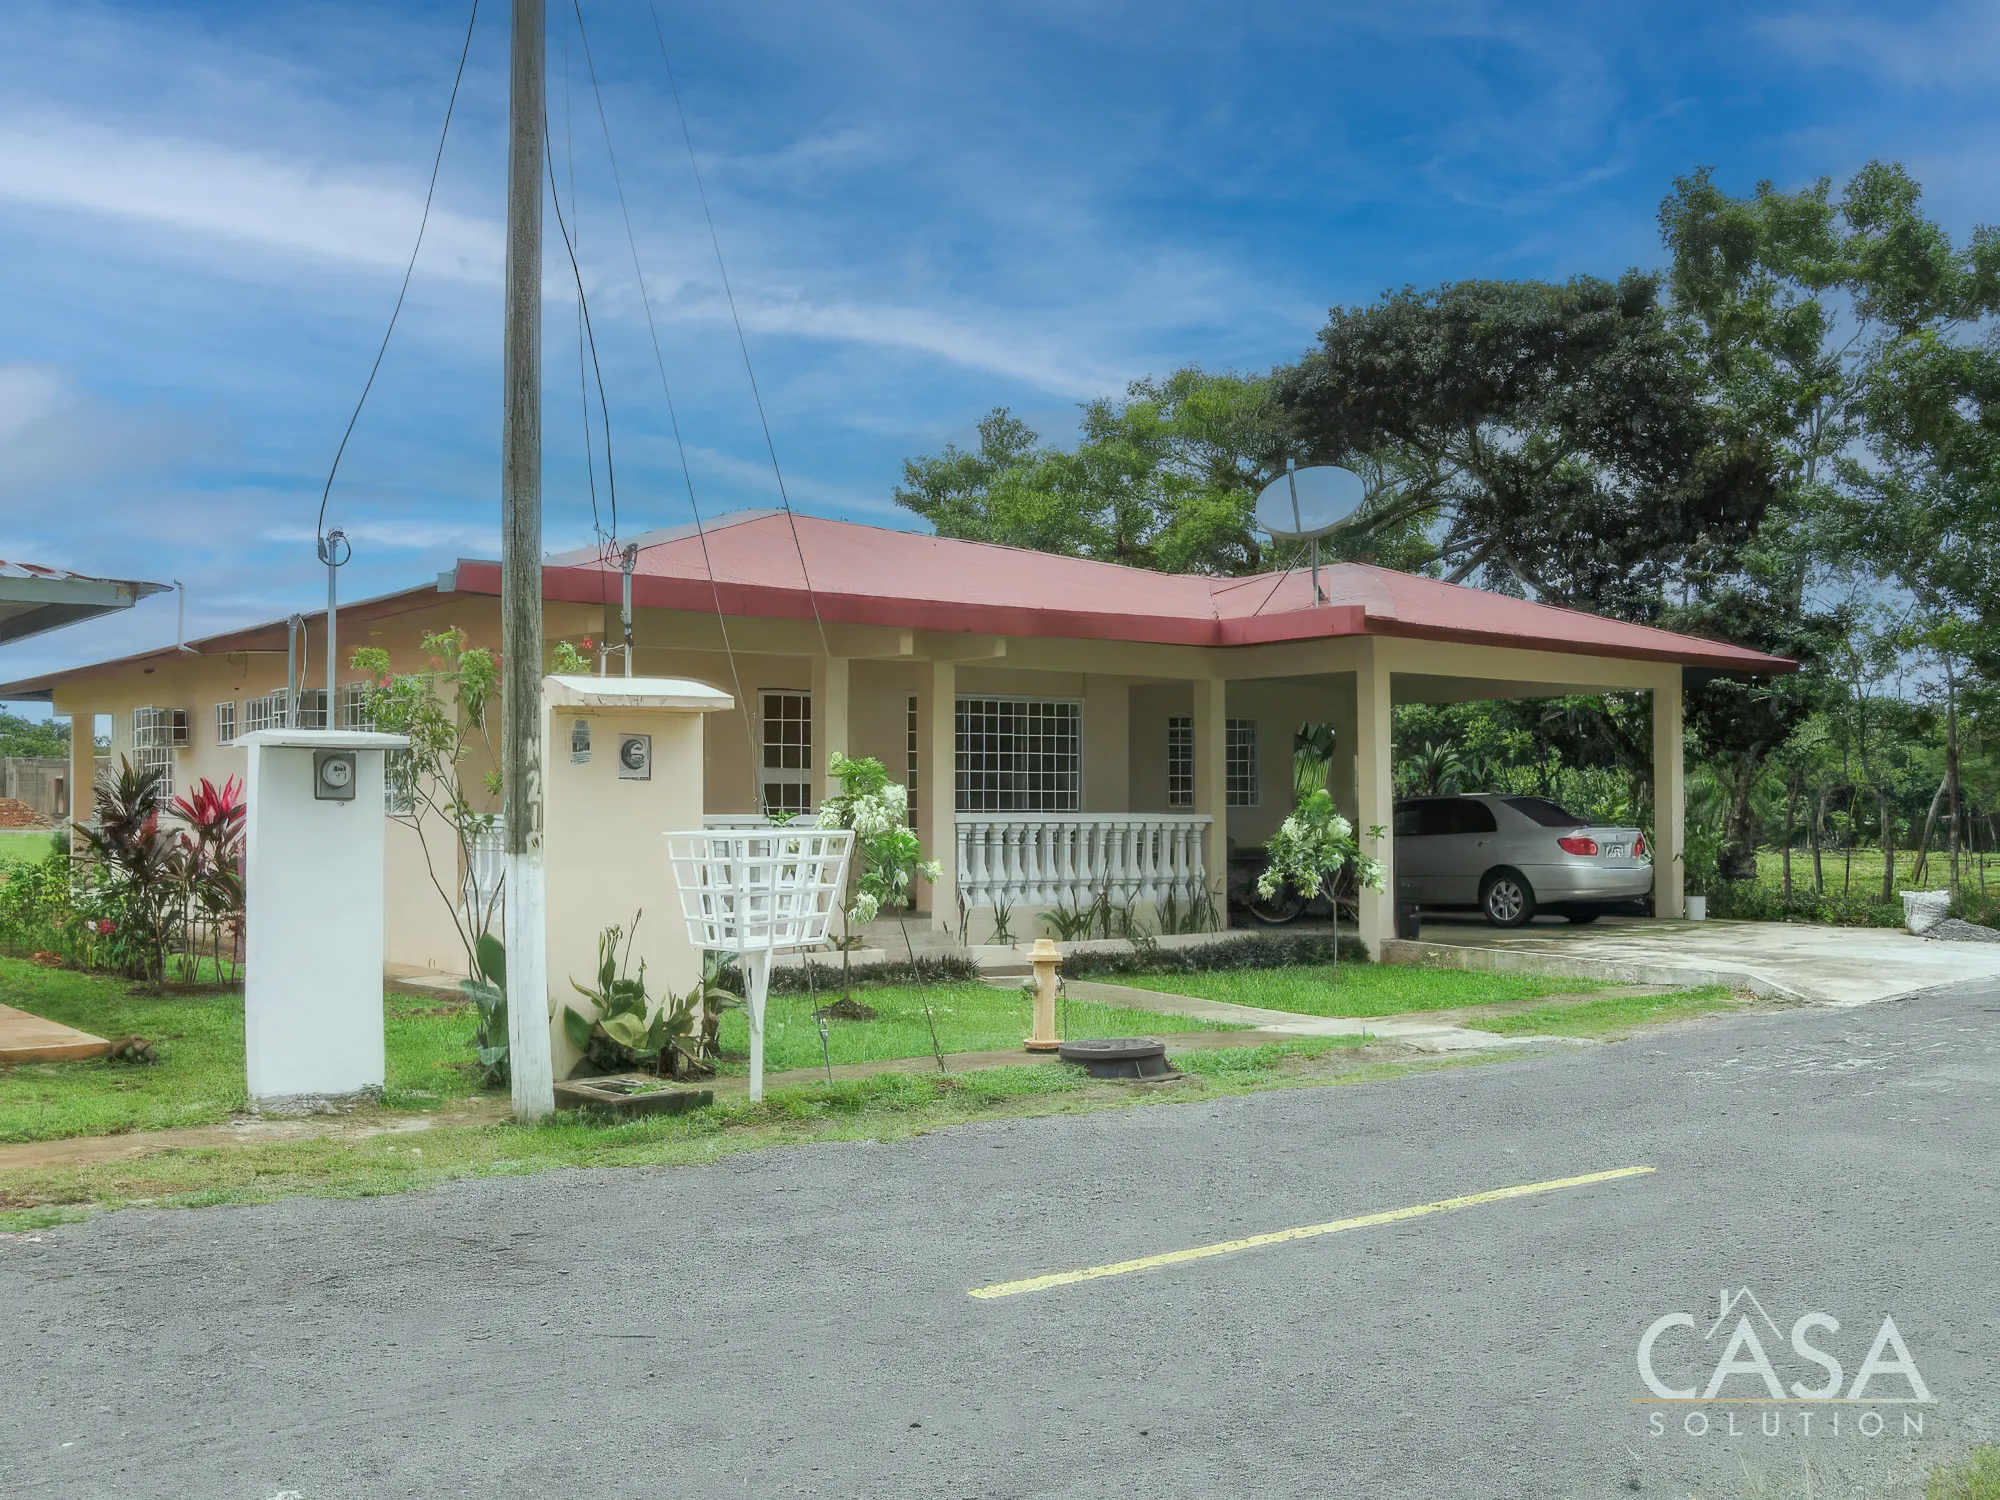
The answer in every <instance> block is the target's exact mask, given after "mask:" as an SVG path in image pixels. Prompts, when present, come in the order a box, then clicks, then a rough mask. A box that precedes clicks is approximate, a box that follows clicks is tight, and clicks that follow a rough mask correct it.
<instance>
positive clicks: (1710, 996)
mask: <svg viewBox="0 0 2000 1500" xmlns="http://www.w3.org/2000/svg"><path fill="white" fill-rule="evenodd" d="M1736 1003H1737V1002H1736V998H1735V997H1734V996H1733V995H1731V994H1730V992H1729V987H1728V986H1727V985H1720V984H1705V985H1700V986H1698V987H1696V988H1694V989H1686V990H1670V991H1668V992H1667V993H1666V994H1664V995H1608V996H1606V997H1605V998H1604V999H1602V1000H1585V1001H1583V1002H1581V1003H1580V1004H1577V1005H1540V1006H1536V1007H1535V1008H1534V1009H1532V1010H1522V1011H1515V1012H1514V1013H1513V1014H1512V1015H1496V1016H1485V1017H1481V1018H1480V1021H1479V1028H1480V1030H1482V1031H1497V1032H1499V1033H1500V1034H1501V1035H1502V1036H1592V1037H1594V1036H1608V1035H1611V1034H1612V1033H1614V1032H1621V1031H1630V1030H1632V1029H1633V1028H1634V1027H1638V1026H1651V1025H1657V1024H1659V1023H1660V1022H1662V1021H1684V1020H1686V1019H1687V1018H1688V1017H1690V1016H1699V1015H1704V1014H1706V1013H1707V1012H1709V1011H1714V1010H1728V1009H1730V1008H1731V1007H1732V1006H1734V1005H1735V1004H1736Z"/></svg>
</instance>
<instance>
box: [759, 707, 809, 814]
mask: <svg viewBox="0 0 2000 1500" xmlns="http://www.w3.org/2000/svg"><path fill="white" fill-rule="evenodd" d="M774 703H775V705H776V711H775V712H774V711H773V706H774ZM789 724H797V725H798V726H799V735H798V738H797V739H796V740H792V741H789V742H788V741H787V740H786V739H785V738H784V735H783V732H782V731H783V727H784V726H786V725H789ZM774 728H775V729H778V730H779V731H780V733H779V737H778V739H777V740H776V741H775V742H774V741H773V740H772V739H771V733H772V730H773V729H774ZM774 756H775V757H776V758H777V760H778V762H779V763H778V764H777V765H773V764H772V763H771V762H772V759H773V757H774ZM786 761H796V762H797V763H796V764H794V765H787V764H785V763H784V762H786ZM774 794H775V795H774ZM757 804H758V808H759V810H760V811H762V812H765V813H773V812H789V813H809V812H811V811H812V810H813V701H812V693H811V691H810V690H809V689H805V688H759V689H758V690H757Z"/></svg>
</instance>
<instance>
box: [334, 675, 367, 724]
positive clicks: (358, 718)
mask: <svg viewBox="0 0 2000 1500" xmlns="http://www.w3.org/2000/svg"><path fill="white" fill-rule="evenodd" d="M373 686H374V684H373V683H371V682H369V681H368V680H367V679H366V678H363V679H362V680H361V681H359V682H343V683H342V684H341V685H340V727H341V728H342V729H370V730H372V729H373V728H374V727H375V716H374V715H373V714H370V713H368V712H367V711H366V710H367V704H368V690H369V689H370V688H371V687H373Z"/></svg>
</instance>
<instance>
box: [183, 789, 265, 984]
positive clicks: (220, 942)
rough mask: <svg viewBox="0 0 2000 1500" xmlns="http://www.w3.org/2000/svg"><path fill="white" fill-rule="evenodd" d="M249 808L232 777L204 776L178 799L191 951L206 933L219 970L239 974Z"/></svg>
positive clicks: (185, 908)
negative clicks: (220, 781) (245, 830)
mask: <svg viewBox="0 0 2000 1500" xmlns="http://www.w3.org/2000/svg"><path fill="white" fill-rule="evenodd" d="M247 812H248V808H247V805H246V803H245V802H244V799H243V787H242V784H241V783H240V782H238V781H237V779H236V778H235V777H234V776H232V777H230V778H229V779H228V780H227V781H225V782H224V783H223V784H222V785H221V786H219V787H218V786H217V785H216V784H215V783H214V782H212V781H210V780H209V779H208V778H207V777H206V776H204V777H203V778H202V779H201V781H200V783H199V784H197V785H196V786H195V788H194V790H193V791H191V792H188V793H186V794H185V795H183V796H179V797H176V798H175V799H174V816H176V817H177V818H179V819H180V820H181V822H182V823H184V824H185V825H186V827H185V828H183V829H182V830H181V833H180V838H179V843H180V877H181V889H182V891H183V893H184V900H185V903H186V904H185V906H184V908H183V910H184V911H185V913H186V916H185V921H186V923H187V938H188V947H189V950H190V956H192V954H193V950H194V948H195V946H196V943H197V942H198V941H199V939H200V938H206V940H207V942H206V946H207V947H208V948H209V951H210V954H211V955H212V956H213V957H214V959H215V966H216V971H217V973H218V974H221V973H223V972H225V971H227V972H231V973H232V974H233V971H234V968H235V962H236V950H237V946H238V944H239V943H240V942H241V940H242V936H243V824H244V820H245V817H246V815H247Z"/></svg>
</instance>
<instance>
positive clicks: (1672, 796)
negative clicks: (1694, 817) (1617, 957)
mask: <svg viewBox="0 0 2000 1500" xmlns="http://www.w3.org/2000/svg"><path fill="white" fill-rule="evenodd" d="M1683 772H1684V766H1683V762H1682V759H1681V674H1680V668H1678V667H1670V668H1668V669H1667V675H1666V676H1664V677H1663V678H1662V679H1661V681H1660V684H1659V686H1657V687H1655V688H1654V689H1653V915H1654V916H1656V917H1682V916H1686V915H1687V899H1686V898H1687V865H1686V864H1685V862H1684V861H1683V860H1682V857H1681V856H1682V853H1683V851H1684V850H1685V849H1686V847H1687V842H1686V837H1687V836H1686V821H1687V788H1686V785H1685V783H1684V781H1683Z"/></svg>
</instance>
